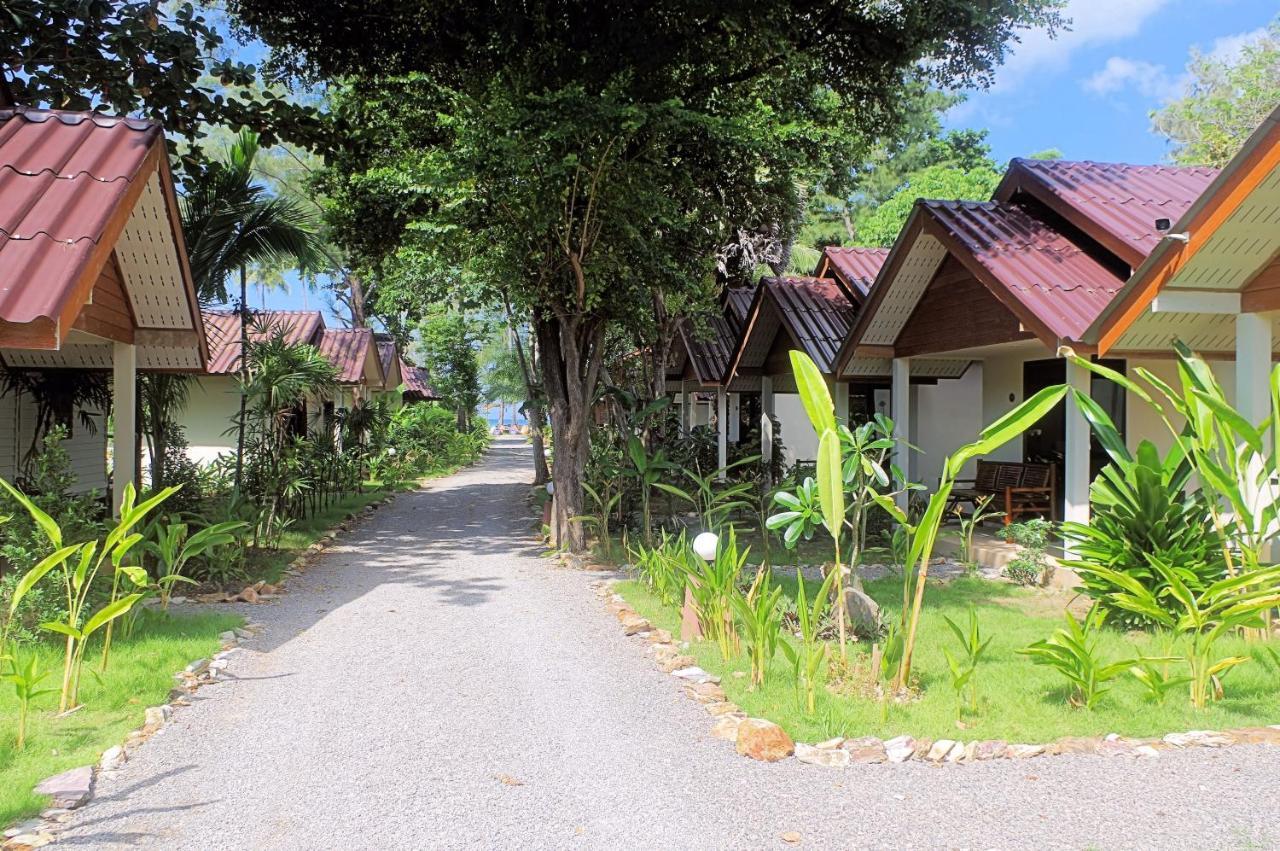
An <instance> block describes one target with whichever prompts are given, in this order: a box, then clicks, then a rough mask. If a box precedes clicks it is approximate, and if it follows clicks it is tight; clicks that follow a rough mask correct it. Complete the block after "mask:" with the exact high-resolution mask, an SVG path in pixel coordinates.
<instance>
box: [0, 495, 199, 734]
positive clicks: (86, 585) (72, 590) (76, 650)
mask: <svg viewBox="0 0 1280 851" xmlns="http://www.w3.org/2000/svg"><path fill="white" fill-rule="evenodd" d="M0 486H3V487H4V489H5V490H7V491H8V492H9V494H10V495H11V496H13V498H14V499H16V500H17V501H18V503H19V504H21V505H22V507H23V508H25V509H26V510H27V513H28V514H30V515H31V519H32V520H34V521H35V524H36V526H37V527H38V528H39V529H40V530H41V531H42V532H43V533H44V535H45V537H46V538H48V539H49V543H50V544H51V545H52V546H53V552H52V553H50V554H49V555H48V556H46V557H45V558H44V559H42V560H41V561H40V562H39V563H38V564H36V566H35V567H33V568H32V569H31V570H29V571H27V573H26V574H25V575H24V576H23V577H22V578H21V579H19V580H18V584H17V585H16V586H14V593H13V597H12V599H11V601H10V604H9V605H10V616H12V614H13V612H14V611H16V610H17V607H18V604H19V603H20V602H21V601H22V598H23V597H25V596H26V594H27V593H28V592H29V591H30V590H31V589H32V588H33V587H34V586H35V584H36V583H37V582H39V581H40V580H41V579H43V578H44V577H45V576H46V575H48V574H49V573H50V572H51V571H53V570H54V569H55V568H56V569H57V570H58V571H59V573H60V574H61V578H62V585H63V591H64V593H65V595H66V604H67V608H66V612H67V615H66V620H65V621H52V622H47V623H42V624H41V625H40V627H41V628H42V629H46V630H48V631H50V632H56V633H58V634H60V635H64V636H66V651H65V654H64V659H63V669H62V688H61V691H60V696H59V698H58V711H59V712H60V713H61V712H66V711H67V710H69V709H73V708H75V707H76V706H78V705H79V703H78V695H79V688H80V671H81V669H82V668H83V664H84V653H85V649H86V648H87V646H88V642H89V638H90V637H91V636H92V635H93V634H94V633H95V632H97V631H98V630H99V629H101V628H103V627H104V626H106V625H107V624H109V623H111V622H112V621H113V620H115V619H116V618H118V617H121V616H122V615H124V614H125V613H126V612H128V611H129V610H130V609H131V608H132V607H133V605H134V604H135V603H137V602H138V601H139V600H140V599H142V598H143V596H145V595H143V594H141V593H137V592H135V593H132V594H127V595H125V596H123V597H118V598H117V599H114V600H110V601H109V602H108V603H107V604H106V605H104V606H103V607H102V608H100V609H98V610H97V611H96V612H93V613H92V614H89V613H88V612H87V609H88V607H89V603H90V600H91V591H92V589H93V582H94V579H95V578H96V577H97V575H98V573H99V572H100V571H101V569H102V567H103V566H104V565H105V564H107V563H108V562H110V564H111V566H112V568H113V570H114V571H115V572H117V573H118V574H120V575H122V576H125V577H131V574H130V572H128V571H121V568H122V567H123V566H124V559H125V556H127V555H128V553H129V551H130V550H132V549H133V547H134V546H136V545H137V544H138V543H139V542H140V541H141V540H142V535H141V534H140V533H138V532H134V531H133V529H134V527H135V526H137V525H138V524H139V523H141V522H142V520H143V519H144V518H145V517H146V516H147V514H149V513H150V512H151V511H152V510H153V509H155V508H156V507H157V506H158V505H160V504H161V503H162V502H164V501H165V500H166V499H168V498H169V497H170V496H172V495H173V494H175V493H177V491H178V488H177V487H171V488H165V489H164V490H162V491H160V492H159V493H156V494H155V495H153V496H151V497H150V498H148V499H146V500H143V501H142V502H141V503H138V502H137V492H136V491H135V490H134V487H133V485H132V484H128V485H125V490H124V494H123V498H122V502H121V506H120V519H119V520H118V521H117V523H116V525H115V527H114V528H113V529H111V530H110V531H109V532H107V534H106V536H105V537H104V538H103V539H102V540H101V541H89V542H88V543H82V544H72V545H70V546H67V545H64V543H63V539H62V528H61V527H60V526H59V525H58V523H57V521H56V520H54V519H53V518H52V517H50V516H49V515H48V514H46V513H45V512H44V511H42V510H41V509H40V508H39V507H38V506H37V505H36V504H35V503H33V502H32V501H31V500H30V499H28V498H27V496H26V494H24V493H22V492H21V491H19V490H18V489H17V488H15V487H14V486H13V485H11V484H9V483H8V482H7V481H5V480H4V479H0ZM73 565H74V566H73ZM135 575H136V574H135Z"/></svg>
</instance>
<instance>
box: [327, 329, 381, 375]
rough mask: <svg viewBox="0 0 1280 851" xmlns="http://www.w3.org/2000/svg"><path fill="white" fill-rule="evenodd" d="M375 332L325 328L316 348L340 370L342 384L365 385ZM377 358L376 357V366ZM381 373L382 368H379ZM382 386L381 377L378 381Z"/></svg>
mask: <svg viewBox="0 0 1280 851" xmlns="http://www.w3.org/2000/svg"><path fill="white" fill-rule="evenodd" d="M372 347H373V331H371V330H369V329H368V328H325V329H324V330H323V331H321V332H320V342H319V343H318V344H317V346H316V348H318V349H319V350H320V354H321V355H323V356H324V357H325V359H326V360H328V361H329V363H331V364H333V365H334V366H335V367H336V368H337V370H338V381H339V382H341V383H342V384H363V383H364V380H365V374H364V373H365V365H366V364H367V363H368V362H369V358H370V356H371V354H374V353H371V351H370V349H371V348H372ZM377 362H378V361H377V357H376V356H375V357H374V363H375V364H376V363H377ZM379 371H381V367H379ZM378 383H379V384H381V383H382V381H381V377H379V379H378Z"/></svg>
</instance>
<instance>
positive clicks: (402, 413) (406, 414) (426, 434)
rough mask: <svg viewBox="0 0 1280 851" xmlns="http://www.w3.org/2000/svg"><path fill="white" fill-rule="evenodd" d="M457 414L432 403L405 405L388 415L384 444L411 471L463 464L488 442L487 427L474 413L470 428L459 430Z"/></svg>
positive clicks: (420, 471)
mask: <svg viewBox="0 0 1280 851" xmlns="http://www.w3.org/2000/svg"><path fill="white" fill-rule="evenodd" d="M457 426H458V423H457V417H456V415H455V414H454V413H453V412H451V411H448V410H446V409H444V408H440V407H436V406H434V405H422V404H418V405H406V406H404V407H403V408H400V409H399V410H398V411H396V412H395V413H394V414H393V415H392V418H391V427H390V429H389V430H388V432H387V445H388V446H390V447H391V448H393V449H395V451H396V457H398V458H402V459H403V464H404V467H405V470H406V471H407V472H408V473H409V474H410V475H421V474H424V473H427V472H430V471H431V470H433V469H439V468H441V467H450V466H454V465H456V464H466V463H469V462H471V461H474V460H475V459H476V458H477V457H479V455H480V453H482V452H483V451H484V450H485V448H486V447H487V446H488V445H489V430H488V426H487V424H486V423H485V422H484V420H482V419H480V418H478V417H476V418H473V419H472V421H471V428H470V430H469V431H465V432H460V431H458V427H457Z"/></svg>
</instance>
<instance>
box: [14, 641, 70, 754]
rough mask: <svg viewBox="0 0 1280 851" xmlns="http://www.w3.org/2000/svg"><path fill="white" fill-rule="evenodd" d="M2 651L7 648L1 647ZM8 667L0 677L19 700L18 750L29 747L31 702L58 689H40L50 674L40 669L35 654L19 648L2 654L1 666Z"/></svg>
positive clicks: (37, 657)
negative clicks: (28, 733)
mask: <svg viewBox="0 0 1280 851" xmlns="http://www.w3.org/2000/svg"><path fill="white" fill-rule="evenodd" d="M0 651H5V647H4V646H3V645H0ZM5 664H7V665H8V672H7V673H5V674H3V675H0V680H5V681H7V682H8V683H10V684H11V685H12V686H13V692H14V697H16V698H17V700H18V732H17V739H16V741H15V742H14V748H15V749H16V750H23V749H24V748H26V746H27V718H28V717H29V716H30V715H31V702H32V701H33V700H35V699H36V698H37V697H40V696H42V695H46V694H52V693H53V692H56V691H57V689H56V688H40V683H42V682H44V681H45V679H47V678H48V676H49V672H48V671H46V670H42V669H41V668H40V657H39V656H38V655H37V654H35V653H27V652H24V651H22V650H20V649H19V648H18V647H17V646H13V647H11V648H9V649H8V651H7V652H0V665H5Z"/></svg>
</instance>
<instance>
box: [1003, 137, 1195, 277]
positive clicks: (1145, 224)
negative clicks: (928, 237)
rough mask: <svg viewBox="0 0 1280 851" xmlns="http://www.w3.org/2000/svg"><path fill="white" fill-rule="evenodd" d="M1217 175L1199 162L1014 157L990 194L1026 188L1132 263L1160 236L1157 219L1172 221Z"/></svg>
mask: <svg viewBox="0 0 1280 851" xmlns="http://www.w3.org/2000/svg"><path fill="white" fill-rule="evenodd" d="M1217 174H1218V170H1217V169H1214V168H1203V167H1195V168H1185V167H1179V166H1168V165H1128V164H1126V163H1099V162H1088V161H1083V162H1069V161H1066V160H1030V159H1022V158H1015V159H1014V160H1012V161H1011V162H1010V163H1009V169H1008V171H1007V172H1005V176H1004V179H1003V180H1001V181H1000V186H999V187H997V188H996V192H995V195H994V199H995V200H997V201H1010V200H1013V199H1014V197H1015V196H1016V195H1017V194H1018V193H1019V192H1025V193H1027V194H1029V195H1031V196H1032V197H1034V198H1036V199H1037V200H1039V201H1040V202H1041V203H1044V204H1046V205H1048V206H1049V207H1050V208H1052V209H1053V210H1054V211H1055V212H1057V213H1058V214H1059V215H1061V216H1063V217H1064V218H1066V219H1067V221H1069V222H1071V223H1072V224H1073V225H1075V226H1076V227H1078V228H1080V229H1081V230H1083V231H1084V232H1085V233H1087V234H1089V235H1090V236H1091V237H1093V238H1094V239H1096V240H1098V241H1099V242H1100V243H1102V245H1103V246H1104V247H1106V248H1107V250H1109V251H1111V252H1113V253H1114V254H1115V255H1116V256H1118V257H1119V258H1120V259H1122V260H1124V261H1125V262H1126V263H1128V264H1129V266H1131V267H1136V266H1138V265H1139V264H1141V263H1142V261H1143V260H1144V259H1145V258H1146V257H1147V255H1148V254H1150V253H1151V252H1152V250H1154V249H1155V247H1156V245H1157V244H1158V243H1159V241H1160V234H1159V233H1158V232H1157V231H1156V229H1155V222H1156V219H1169V221H1171V222H1175V221H1177V220H1178V219H1179V218H1181V216H1182V214H1183V213H1185V212H1186V211H1187V209H1188V208H1189V207H1190V206H1191V204H1192V203H1193V202H1194V201H1195V200H1196V199H1197V198H1199V197H1200V195H1201V193H1203V192H1204V190H1205V189H1206V188H1207V187H1208V186H1209V184H1210V182H1212V180H1213V178H1214V177H1216V176H1217Z"/></svg>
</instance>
